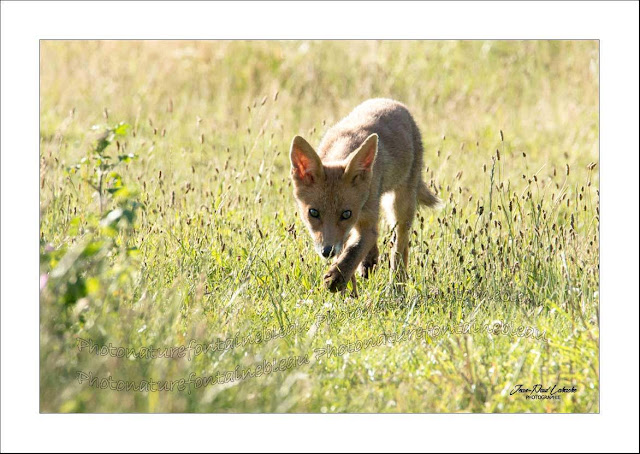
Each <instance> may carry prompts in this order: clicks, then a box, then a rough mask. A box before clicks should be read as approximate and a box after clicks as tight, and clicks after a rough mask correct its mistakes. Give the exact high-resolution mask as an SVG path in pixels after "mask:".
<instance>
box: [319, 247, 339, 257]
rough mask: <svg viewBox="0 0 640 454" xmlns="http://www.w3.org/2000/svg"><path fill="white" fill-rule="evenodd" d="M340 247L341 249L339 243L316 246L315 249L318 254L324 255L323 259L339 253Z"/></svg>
mask: <svg viewBox="0 0 640 454" xmlns="http://www.w3.org/2000/svg"><path fill="white" fill-rule="evenodd" d="M340 249H341V246H340V245H337V246H334V245H328V246H322V245H318V246H316V251H317V252H318V254H320V256H322V257H324V258H325V259H329V258H331V257H335V256H336V255H338V254H339V253H340Z"/></svg>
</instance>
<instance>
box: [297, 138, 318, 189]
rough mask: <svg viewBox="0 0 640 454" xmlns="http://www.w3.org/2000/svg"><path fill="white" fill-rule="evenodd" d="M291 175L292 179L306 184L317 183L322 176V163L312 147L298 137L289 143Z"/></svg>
mask: <svg viewBox="0 0 640 454" xmlns="http://www.w3.org/2000/svg"><path fill="white" fill-rule="evenodd" d="M290 156H291V165H292V169H291V173H292V175H293V177H294V178H295V179H296V180H298V181H300V182H302V183H306V184H311V183H313V182H314V181H318V180H319V179H320V178H321V177H322V176H323V175H324V169H323V167H322V161H321V160H320V157H319V156H318V154H317V153H316V152H315V151H314V149H313V147H311V145H309V143H308V142H307V141H306V140H304V139H303V138H302V137H300V136H295V137H294V138H293V141H292V142H291V154H290Z"/></svg>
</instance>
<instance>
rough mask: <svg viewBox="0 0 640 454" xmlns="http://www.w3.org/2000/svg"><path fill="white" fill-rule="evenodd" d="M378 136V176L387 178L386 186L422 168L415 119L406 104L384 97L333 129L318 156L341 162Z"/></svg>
mask: <svg viewBox="0 0 640 454" xmlns="http://www.w3.org/2000/svg"><path fill="white" fill-rule="evenodd" d="M374 133H376V134H378V138H379V140H378V153H377V156H376V164H375V166H374V174H378V175H379V176H380V177H385V176H386V178H382V179H383V180H386V182H385V183H388V184H390V183H391V182H392V181H394V180H395V181H402V180H404V179H405V178H406V176H407V175H408V173H409V172H410V170H411V169H412V168H413V167H415V166H417V167H420V168H421V167H422V146H421V139H420V133H419V131H418V128H417V126H416V124H415V122H414V120H413V117H412V116H411V114H410V113H409V110H408V109H407V107H406V106H405V105H404V104H402V103H400V102H398V101H394V100H392V99H384V98H375V99H369V100H367V101H365V102H363V103H362V104H360V105H359V106H357V107H356V108H355V109H353V111H351V113H350V114H349V115H347V116H346V117H345V118H343V119H342V120H340V121H339V122H338V123H337V124H335V125H334V126H333V127H331V128H330V129H329V130H328V131H327V133H326V134H325V135H324V137H323V138H322V141H321V142H320V145H319V147H318V155H319V156H320V159H322V161H323V162H325V163H326V162H334V161H341V160H343V159H345V158H346V157H347V156H349V154H350V153H351V152H353V151H354V150H356V149H357V148H358V147H359V146H360V145H361V144H362V142H363V141H364V140H365V139H366V138H367V137H368V136H369V135H371V134H374ZM418 144H420V145H418ZM374 179H377V178H374ZM383 186H385V188H383V189H387V188H386V186H388V185H387V184H384V185H383Z"/></svg>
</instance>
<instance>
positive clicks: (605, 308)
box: [0, 2, 639, 452]
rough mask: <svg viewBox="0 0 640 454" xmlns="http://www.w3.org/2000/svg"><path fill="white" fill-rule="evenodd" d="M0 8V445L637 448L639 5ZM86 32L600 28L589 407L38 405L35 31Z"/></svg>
mask: <svg viewBox="0 0 640 454" xmlns="http://www.w3.org/2000/svg"><path fill="white" fill-rule="evenodd" d="M1 8H2V11H1V16H2V24H1V38H2V49H1V50H2V111H1V114H2V130H1V132H2V138H1V148H0V150H1V172H2V174H1V177H2V178H1V190H2V193H1V197H2V200H1V201H2V205H1V206H2V220H1V237H2V258H1V270H2V289H1V296H2V299H1V323H2V332H1V339H2V359H1V367H2V369H1V383H2V394H1V411H2V437H1V438H2V451H7V450H10V451H42V450H46V451H58V450H64V451H102V450H108V451H125V450H126V451H134V452H135V451H138V450H140V451H148V450H152V451H155V450H160V451H164V450H171V451H187V450H189V451H191V450H194V451H196V450H201V449H206V450H213V451H219V450H236V449H238V448H240V449H242V450H257V451H315V450H322V449H332V448H333V449H340V450H353V451H361V450H385V451H395V450H400V449H402V450H408V451H414V450H420V451H432V450H434V451H435V450H438V451H485V450H487V451H495V452H507V451H515V452H517V451H523V450H536V451H541V452H542V451H566V450H569V451H587V450H588V451H591V450H595V451H597V450H605V451H630V452H633V451H635V452H637V451H638V437H637V434H638V432H637V430H638V429H637V428H638V389H639V387H638V326H637V323H638V150H639V146H638V3H636V2H633V3H614V2H542V3H531V2H526V3H525V2H522V3H506V2H505V3H503V2H497V3H481V2H470V3H468V2H453V3H440V2H438V3H418V2H402V3H400V2H395V3H387V2H376V3H365V2H349V3H338V2H335V3H325V4H321V3H317V2H313V3H311V2H309V3H304V4H301V3H291V2H279V3H267V2H252V3H251V4H248V3H246V2H239V3H230V2H224V3H204V2H203V3H198V2H188V3H187V2H181V3H180V2H176V3H173V2H163V3H151V2H135V3H129V2H117V3H106V2H95V3H89V2H87V3H85V2H64V3H63V2H37V3H36V2H27V3H17V2H16V3H14V2H11V3H9V2H2V6H1ZM88 37H91V38H158V37H163V38H193V39H202V38H209V39H211V38H227V39H233V38H235V39H248V38H252V39H264V38H276V39H282V38H361V39H365V38H405V39H425V38H438V39H441V38H450V39H456V38H569V39H576V38H582V39H594V38H596V39H600V40H601V42H600V50H601V59H600V61H601V130H600V136H601V151H602V154H601V160H600V163H599V165H600V168H601V190H602V198H601V204H602V213H601V214H602V238H601V244H602V248H601V270H602V275H601V285H602V287H601V302H602V304H601V321H602V325H601V328H602V329H601V334H602V343H601V347H602V350H601V373H602V376H601V407H600V409H601V414H600V415H555V416H550V417H545V416H540V415H531V416H529V415H459V416H458V415H418V416H414V415H395V416H379V415H361V416H333V417H327V416H324V417H323V416H321V415H305V416H301V415H276V416H248V415H242V416H231V415H154V416H148V415H112V416H109V415H39V414H38V405H39V397H38V396H39V388H38V361H39V357H38V293H37V259H36V257H37V255H38V246H37V244H38V243H37V237H38V234H39V232H38V208H37V207H38V195H39V194H38V191H39V189H38V185H37V182H38V145H39V144H38V127H39V112H38V84H39V81H38V48H39V43H38V40H39V39H40V38H76V39H82V38H88ZM547 418H549V419H547Z"/></svg>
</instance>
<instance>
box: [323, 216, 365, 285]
mask: <svg viewBox="0 0 640 454" xmlns="http://www.w3.org/2000/svg"><path fill="white" fill-rule="evenodd" d="M377 239H378V232H377V230H376V229H375V228H373V227H368V228H365V229H362V230H360V231H358V232H357V234H356V237H355V239H354V240H353V241H352V242H350V243H349V244H347V247H346V248H345V250H344V251H343V252H342V254H340V256H339V257H338V260H336V262H335V263H334V264H333V265H331V267H330V268H329V271H328V272H327V274H325V276H324V285H325V286H326V287H327V288H328V289H329V291H331V292H338V291H341V290H344V289H345V288H347V282H349V280H350V279H352V278H353V275H354V273H355V271H356V268H357V267H358V265H359V264H360V262H362V260H363V259H364V258H365V256H366V254H367V253H368V252H369V251H370V250H371V248H372V247H373V245H375V244H376V241H377ZM354 289H355V285H354Z"/></svg>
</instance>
